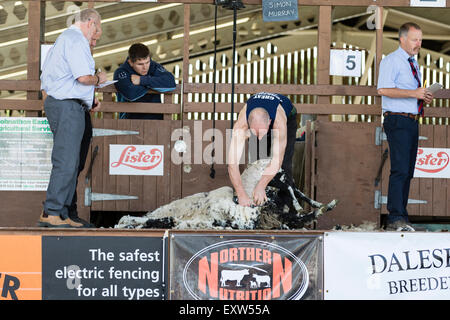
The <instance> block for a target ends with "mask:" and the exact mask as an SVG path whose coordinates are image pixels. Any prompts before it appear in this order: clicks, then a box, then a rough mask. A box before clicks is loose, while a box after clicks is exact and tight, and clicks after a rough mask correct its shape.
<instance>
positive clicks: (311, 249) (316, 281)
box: [170, 233, 323, 300]
mask: <svg viewBox="0 0 450 320" xmlns="http://www.w3.org/2000/svg"><path fill="white" fill-rule="evenodd" d="M321 238H322V237H321V236H315V235H292V236H291V235H277V236H269V235H267V236H263V235H261V236H245V235H241V236H239V235H219V234H211V235H206V234H203V235H201V236H196V235H193V234H192V233H187V234H183V233H173V234H172V235H171V240H170V279H171V280H170V299H190V300H192V299H195V300H299V299H312V300H319V299H322V290H321V288H322V284H323V282H322V268H321V266H322V241H321Z"/></svg>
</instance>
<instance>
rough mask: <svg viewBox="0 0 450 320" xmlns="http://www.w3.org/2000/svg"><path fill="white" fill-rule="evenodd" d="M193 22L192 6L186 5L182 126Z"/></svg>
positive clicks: (186, 96) (186, 95)
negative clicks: (190, 33) (191, 24)
mask: <svg viewBox="0 0 450 320" xmlns="http://www.w3.org/2000/svg"><path fill="white" fill-rule="evenodd" d="M190 22H191V5H190V4H184V39H183V86H182V87H181V88H182V92H181V96H182V98H183V99H182V102H181V125H182V126H183V120H184V117H185V116H186V115H185V114H184V105H185V103H186V102H187V98H188V94H187V93H185V90H184V86H185V85H186V84H187V83H188V82H189V31H190Z"/></svg>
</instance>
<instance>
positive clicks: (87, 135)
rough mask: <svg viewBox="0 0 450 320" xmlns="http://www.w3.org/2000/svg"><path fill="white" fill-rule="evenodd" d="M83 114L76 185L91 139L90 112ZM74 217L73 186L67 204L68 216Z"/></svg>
mask: <svg viewBox="0 0 450 320" xmlns="http://www.w3.org/2000/svg"><path fill="white" fill-rule="evenodd" d="M84 115H85V116H84V133H83V139H82V140H81V146H80V163H79V165H78V175H77V185H78V177H79V176H80V173H81V172H82V171H83V169H84V166H85V164H86V159H87V155H88V153H89V147H90V145H91V140H92V121H91V114H90V113H89V111H85V113H84ZM76 217H78V212H77V188H76V187H75V193H74V195H73V198H72V202H71V204H70V206H69V218H76Z"/></svg>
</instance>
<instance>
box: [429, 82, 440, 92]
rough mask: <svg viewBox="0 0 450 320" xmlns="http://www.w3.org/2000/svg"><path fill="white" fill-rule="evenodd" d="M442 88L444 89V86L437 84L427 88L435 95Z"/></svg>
mask: <svg viewBox="0 0 450 320" xmlns="http://www.w3.org/2000/svg"><path fill="white" fill-rule="evenodd" d="M442 88H443V86H442V84H440V83H438V82H436V83H433V84H432V85H431V86H429V87H428V88H427V90H428V91H430V92H431V93H433V94H434V93H436V92H437V91H439V90H441V89H442Z"/></svg>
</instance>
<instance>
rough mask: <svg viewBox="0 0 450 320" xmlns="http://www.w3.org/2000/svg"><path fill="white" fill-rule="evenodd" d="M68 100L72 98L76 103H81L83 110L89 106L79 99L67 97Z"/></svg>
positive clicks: (87, 109) (86, 109)
mask: <svg viewBox="0 0 450 320" xmlns="http://www.w3.org/2000/svg"><path fill="white" fill-rule="evenodd" d="M69 100H74V101H75V102H76V103H79V104H80V105H81V107H82V108H83V109H84V111H89V109H90V108H89V106H88V105H87V104H86V103H85V102H84V101H83V100H81V99H69Z"/></svg>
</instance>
